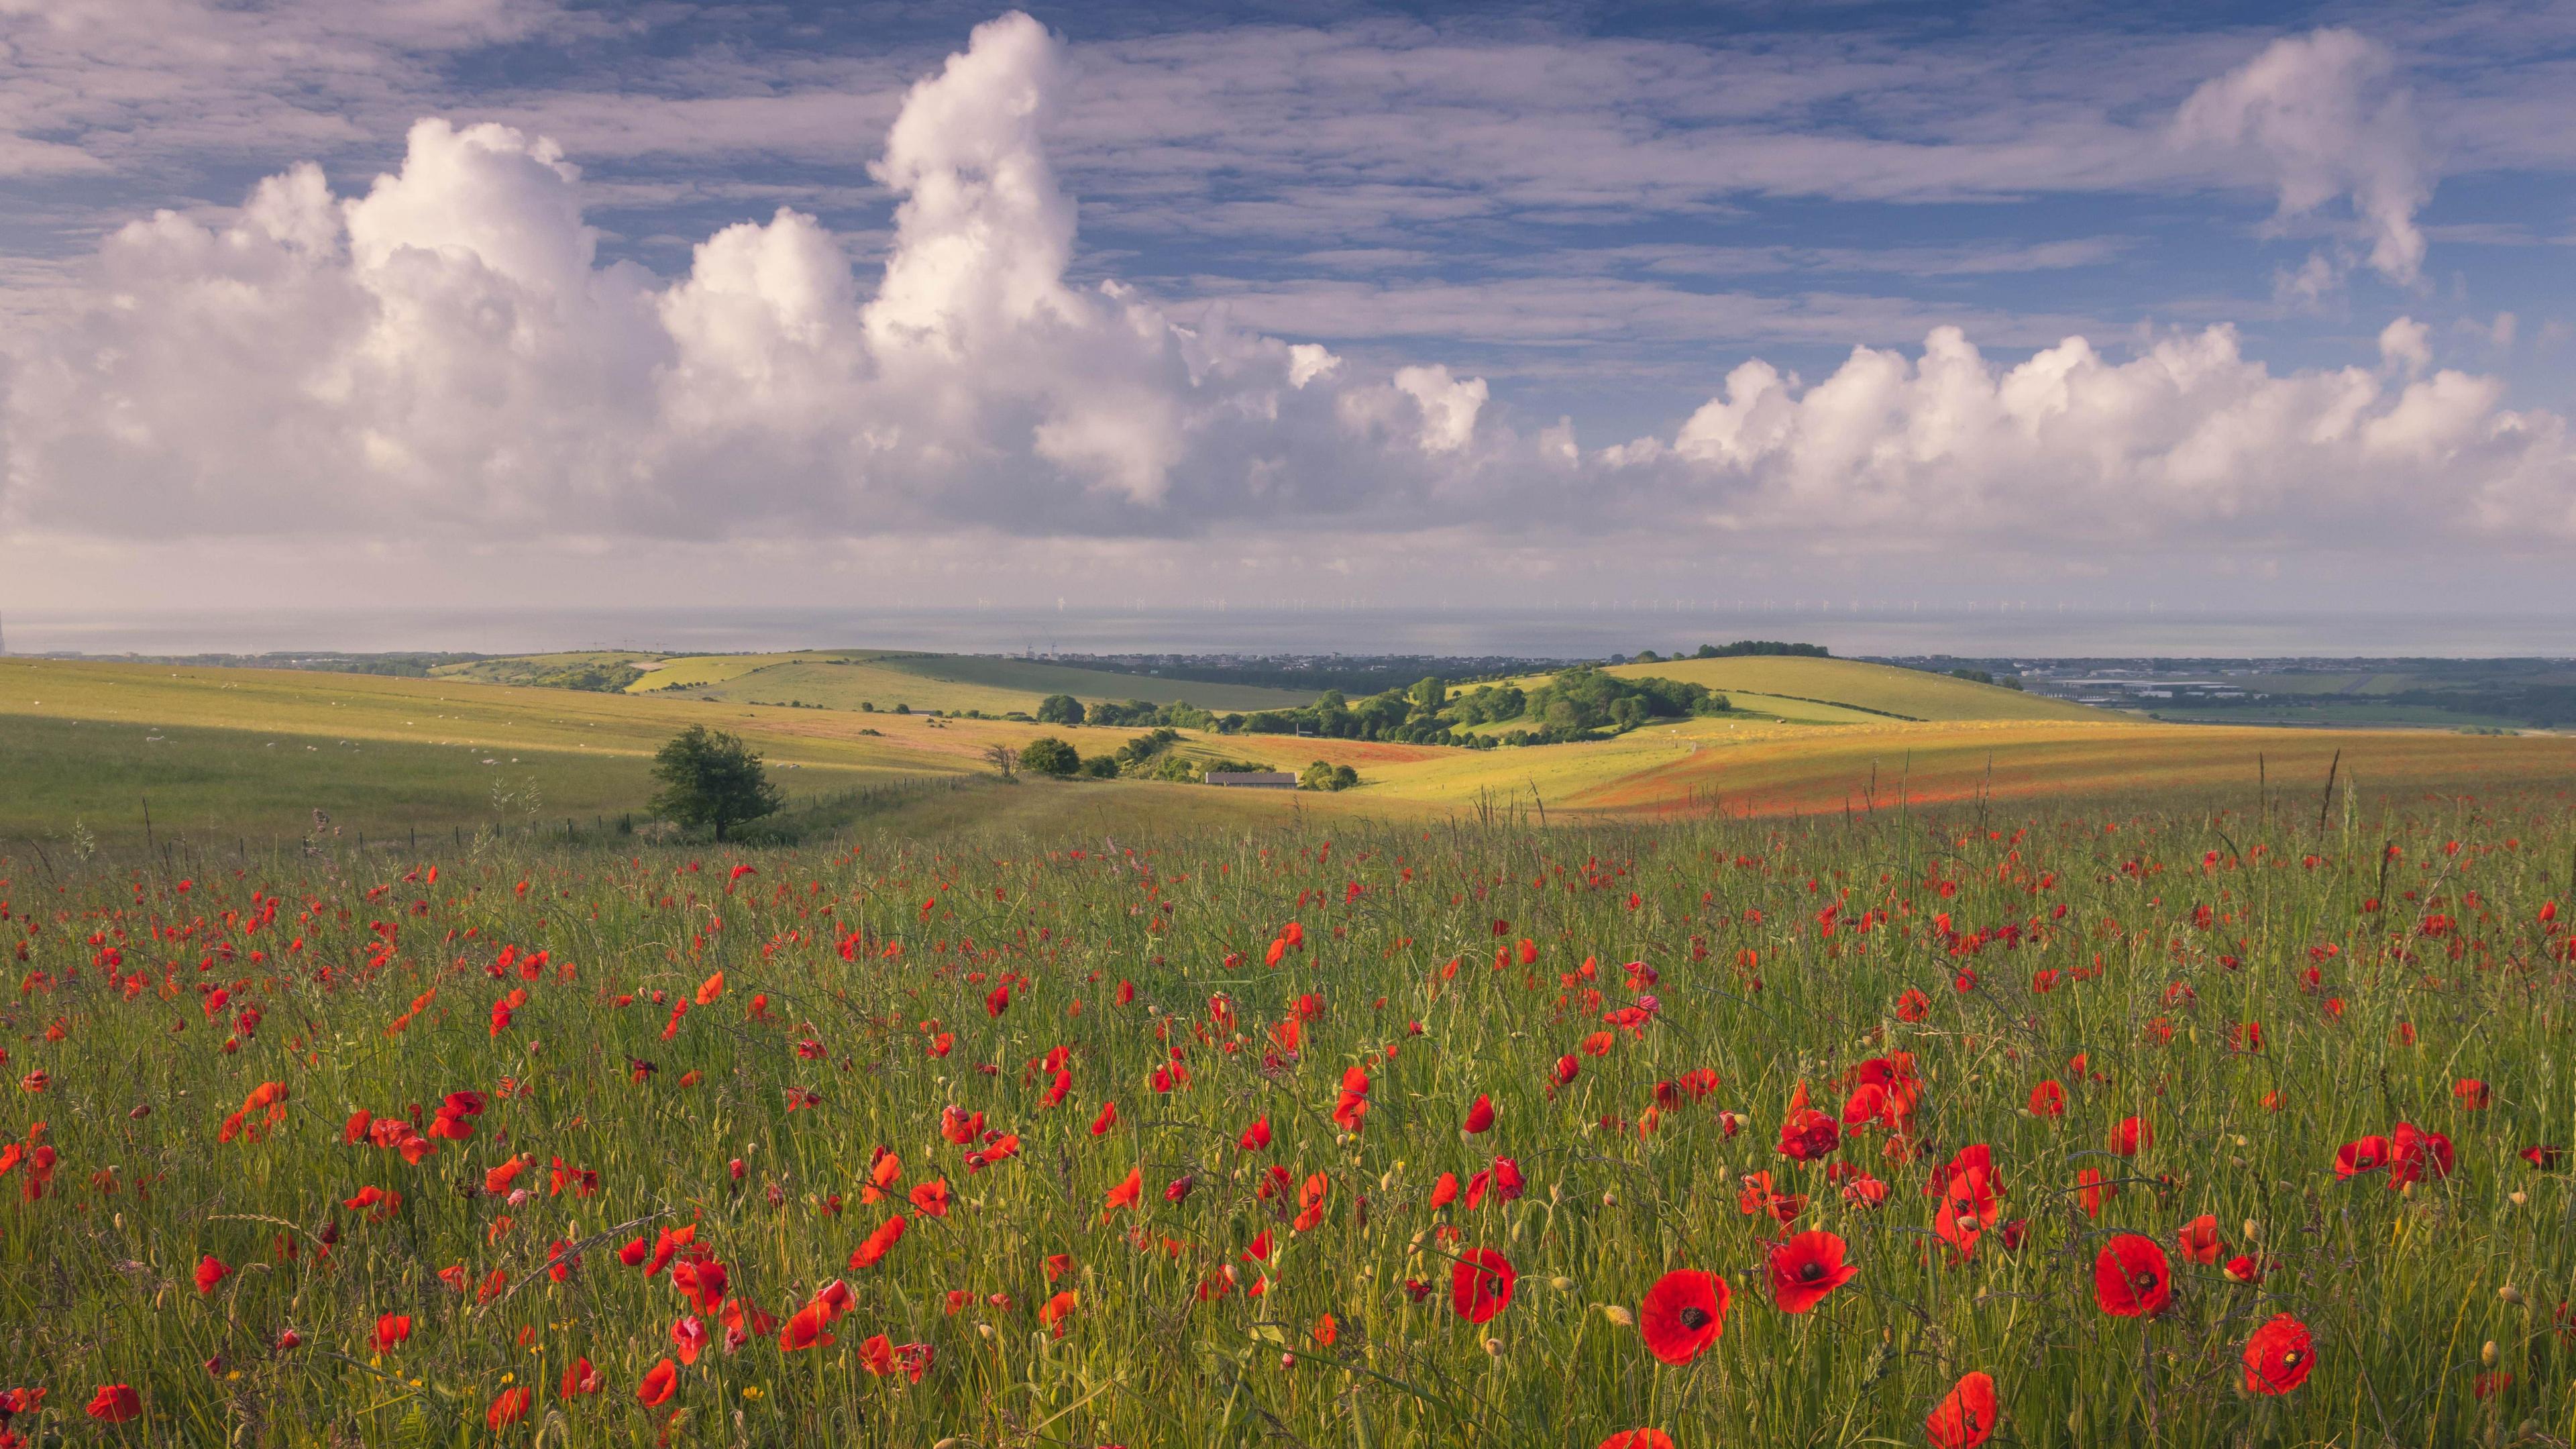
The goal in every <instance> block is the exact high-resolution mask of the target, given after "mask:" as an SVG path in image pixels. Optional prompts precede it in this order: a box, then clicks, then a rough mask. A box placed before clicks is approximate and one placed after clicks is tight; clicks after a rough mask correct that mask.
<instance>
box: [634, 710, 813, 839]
mask: <svg viewBox="0 0 2576 1449" xmlns="http://www.w3.org/2000/svg"><path fill="white" fill-rule="evenodd" d="M653 778H654V779H656V780H659V781H661V782H662V788H661V791H660V792H659V793H657V794H656V795H654V797H653V807H652V808H653V813H654V814H656V815H659V816H661V817H662V818H663V819H665V820H675V821H678V822H679V823H680V824H682V825H690V826H694V825H706V826H711V827H713V828H714V830H715V833H716V839H717V840H719V841H721V840H723V839H724V838H725V832H726V831H727V830H730V829H732V828H733V827H735V826H737V825H740V824H742V823H744V822H745V821H749V820H757V819H759V818H760V817H762V816H764V815H771V814H775V813H777V811H778V808H779V807H780V806H781V805H784V804H785V803H787V802H786V798H785V797H784V796H782V795H781V794H779V792H778V787H777V786H775V785H773V784H771V783H769V772H768V771H766V770H763V769H762V768H761V766H760V756H758V755H756V754H754V753H752V750H751V746H749V745H746V744H744V743H743V742H742V740H741V739H740V738H739V737H737V736H734V735H729V734H725V733H723V732H721V731H718V730H711V729H708V728H707V727H706V726H705V725H691V726H689V727H688V728H687V729H686V730H684V731H682V732H681V733H680V734H678V735H676V736H674V737H673V738H672V740H671V742H670V743H669V744H667V745H664V746H663V747H662V748H661V751H660V752H659V753H657V754H656V755H654V756H653Z"/></svg>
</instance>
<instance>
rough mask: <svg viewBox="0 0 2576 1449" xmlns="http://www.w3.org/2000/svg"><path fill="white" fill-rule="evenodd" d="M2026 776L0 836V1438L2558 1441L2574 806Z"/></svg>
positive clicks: (2571, 1096) (1940, 1446) (2573, 1327)
mask: <svg viewBox="0 0 2576 1449" xmlns="http://www.w3.org/2000/svg"><path fill="white" fill-rule="evenodd" d="M1980 814H1981V812H1977V811H1968V812H1952V813H1936V814H1921V813H1881V814H1878V815H1873V816H1865V817H1861V818H1857V819H1848V818H1830V817H1829V818H1808V819H1798V820H1770V821H1764V820H1729V819H1724V818H1718V819H1708V820H1699V821H1685V822H1675V823H1670V824H1663V825H1656V826H1651V827H1645V826H1628V827H1609V826H1583V827H1562V826H1560V827H1558V828H1555V829H1528V828H1521V827H1519V826H1517V825H1504V824H1489V825H1474V826H1471V825H1468V824H1466V823H1463V822H1453V821H1443V822H1440V823H1437V824H1425V823H1371V822H1366V821H1360V820H1347V819H1345V820H1332V821H1324V822H1307V823H1306V824H1304V825H1299V824H1296V823H1292V822H1280V823H1276V824H1267V825H1258V826H1251V827H1245V828H1238V829H1234V830H1231V831H1224V832H1205V833H1173V834H1167V835H1162V836H1156V837H1151V838H1142V837H1140V838H1133V839H1124V840H1112V839H1107V838H1090V839H1082V840H1070V839H1068V840H1061V841H1057V842H1054V843H1053V844H1052V845H1051V846H1049V845H1042V844H1039V843H1033V842H1030V841H1026V840H1008V841H1005V840H1001V839H996V838H985V839H981V840H975V841H965V840H951V841H948V842H946V843H943V844H922V843H912V842H905V841H900V840H894V839H870V840H866V841H862V842H859V843H855V844H851V843H843V844H841V845H839V846H836V847H832V848H806V849H802V850H794V851H787V850H771V851H751V852H742V853H722V852H719V851H712V850H709V849H706V848H703V847H701V848H696V849H676V850H674V849H634V848H630V849H626V850H618V851H610V850H605V849H597V850H584V849H561V850H550V851H547V850H536V849H532V848H524V847H517V846H510V845H506V844H495V843H491V842H482V843H479V844H473V845H469V846H467V847H465V848H463V849H459V850H453V851H445V850H442V851H439V852H434V853H425V854H424V855H423V856H421V857H420V858H417V859H413V858H405V859H399V860H397V859H394V858H391V857H389V856H386V855H383V854H374V855H360V854H357V853H354V852H341V853H339V854H335V855H323V854H317V855H310V856H304V857H280V858H275V859H269V860H265V861H261V860H256V859H254V860H252V861H250V862H238V861H233V860H229V859H226V860H221V861H218V860H217V859H215V858H212V857H208V858H206V859H204V860H202V861H197V862H194V863H191V862H190V861H188V860H187V859H186V858H184V857H181V858H178V859H176V860H173V859H171V858H169V857H156V858H154V859H152V860H151V861H150V862H149V863H148V865H143V866H137V865H132V864H128V865H122V866H116V867H113V868H111V867H109V866H107V865H106V864H105V863H104V860H103V859H102V860H101V861H99V862H93V863H91V864H89V865H87V866H84V867H81V868H80V869H78V870H77V871H71V872H66V873H64V874H61V875H56V874H55V873H54V869H55V867H56V866H58V865H59V864H60V862H48V863H44V864H40V863H39V862H37V861H35V860H34V859H32V858H15V857H13V858H9V859H7V860H0V959H6V960H8V961H10V962H11V963H12V968H13V973H14V980H15V982H16V985H17V990H16V991H15V992H13V993H12V995H11V998H10V1000H9V1002H8V1004H7V1006H6V1008H5V1013H0V1048H5V1064H0V1074H4V1075H5V1081H6V1085H7V1091H6V1094H5V1099H6V1102H7V1107H6V1110H5V1113H0V1138H5V1144H6V1145H0V1270H4V1271H0V1446H12V1449H14V1446H18V1445H22V1444H24V1445H40V1444H55V1443H64V1444H90V1443H98V1444H201V1443H227V1444H241V1445H272V1444H274V1445H290V1444H294V1445H300V1444H321V1445H358V1444H368V1445H373V1444H401V1445H411V1444H454V1445H471V1444H485V1443H503V1444H533V1443H547V1444H563V1445H588V1444H601V1445H606V1444H643V1443H652V1444H708V1445H753V1444H759V1445H767V1444H816V1445H822V1444H833V1445H838V1444H870V1445H876V1444H883V1445H919V1446H949V1449H965V1446H1004V1445H1009V1446H1023V1445H1074V1446H1085V1449H1088V1446H1100V1445H1123V1446H1129V1449H1145V1446H1158V1449H1160V1446H1172V1449H1178V1446H1197V1445H1217V1444H1264V1445H1267V1444H1281V1445H1304V1446H1316V1449H1321V1446H1326V1445H1336V1446H1339V1445H1348V1446H1352V1449H1379V1446H1393V1445H1416V1444H1421V1445H1429V1444H1440V1445H1477V1446H1522V1445H1526V1446H1572V1449H1596V1446H1601V1449H1666V1446H1677V1449H1713V1446H1718V1445H1738V1444H1757V1443H1758V1444H1768V1445H1851V1444H1900V1445H1931V1446H1935V1449H1971V1446H1975V1445H1979V1444H1986V1443H1994V1444H2012V1445H2033V1446H2037V1445H2097V1444H2098V1445H2110V1444H2174V1445H2198V1444H2212V1445H2220V1444H2224V1445H2236V1444H2338V1445H2351V1446H2362V1445H2382V1444H2407V1445H2418V1444H2467V1443H2477V1444H2530V1445H2564V1444H2567V1443H2568V1442H2569V1441H2570V1439H2571V1438H2576V1422H2571V1417H2576V1393H2571V1388H2570V1381H2571V1379H2576V1310H2571V1309H2570V1308H2569V1307H2568V1306H2567V1304H2568V1300H2569V1299H2571V1298H2576V1192H2571V1186H2576V1184H2571V1174H2570V1167H2571V1163H2570V1161H2569V1159H2568V1156H2567V1151H2566V1149H2567V1145H2568V1143H2569V1141H2570V1138H2571V1136H2576V1068H2571V1060H2570V1052H2569V1048H2570V1045H2571V1043H2570V1039H2569V1028H2570V1024H2571V1018H2570V1009H2571V1007H2576V999H2571V998H2572V997H2576V986H2572V985H2571V983H2576V937H2571V936H2570V934H2569V931H2568V929H2567V928H2568V925H2569V922H2570V919H2571V918H2570V917H2569V916H2568V915H2567V914H2566V912H2567V911H2568V909H2569V907H2570V906H2571V905H2576V901H2571V898H2570V895H2569V872H2570V870H2571V869H2576V818H2571V815H2570V812H2569V810H2568V807H2567V801H2566V800H2565V799H2564V798H2563V797H2560V796H2556V795H2549V794H2544V793H2542V792H2539V791H2532V792H2528V793H2527V794H2523V795H2515V796H2498V797H2493V798H2489V799H2486V800H2483V801H2480V802H2477V803H2468V802H2464V801H2459V800H2449V801H2445V800H2432V799H2426V800H2423V801H2421V802H2420V803H2417V804H2413V805H2399V804H2396V803H2394V802H2392V803H2391V804H2390V806H2389V807H2388V809H2387V810H2386V811H2385V813H2382V812H2380V811H2379V810H2377V809H2373V810H2372V811H2369V812H2355V811H2352V810H2350V809H2347V810H2346V811H2345V812H2343V813H2342V814H2341V817H2340V818H2339V819H2334V820H2324V819H2319V818H2313V817H2311V818H2306V819H2301V818H2294V817H2293V816H2291V815H2289V814H2285V813H2282V812H2279V811H2274V810H2269V809H2265V810H2240V811H2234V812H2213V811H2210V810H2206V809H2188V810H2186V809H2181V808H2165V807H2159V806H2155V805H2153V804H2151V803H2148V804H2133V805H2129V806H2124V807H2121V808H2119V809H2104V808H2099V807H2092V808H2087V809H2084V810H2077V809H2074V808H2072V807H2048V806H2043V805H2030V806H2025V807H2017V808H2016V809H2015V811H2014V812H2012V813H2011V814H2010V815H2009V816H2007V815H2004V814H2000V813H1997V814H1993V815H1992V816H1991V818H1980ZM2356 815H2358V817H2359V818H2356ZM1327 827H1329V828H1327Z"/></svg>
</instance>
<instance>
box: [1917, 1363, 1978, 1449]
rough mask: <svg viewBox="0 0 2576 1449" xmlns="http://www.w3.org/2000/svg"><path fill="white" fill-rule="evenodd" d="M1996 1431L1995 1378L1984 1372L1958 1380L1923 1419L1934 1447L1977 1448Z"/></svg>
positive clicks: (1924, 1427) (1951, 1448) (1927, 1437)
mask: <svg viewBox="0 0 2576 1449" xmlns="http://www.w3.org/2000/svg"><path fill="white" fill-rule="evenodd" d="M1994 1432H1995V1381H1994V1380H1993V1379H1992V1378H1990V1377H1988V1376H1987V1375H1985V1374H1982V1373H1973V1374H1970V1375H1968V1376H1967V1377H1965V1378H1963V1379H1961V1380H1959V1382H1958V1384H1957V1385H1956V1386H1955V1387H1953V1388H1952V1389H1951V1390H1950V1392H1949V1393H1948V1394H1946V1395H1944V1396H1943V1397H1942V1400H1941V1402H1940V1404H1939V1405H1938V1406H1936V1407H1935V1408H1934V1409H1933V1410H1932V1413H1931V1416H1930V1417H1929V1418H1926V1419H1925V1420H1924V1421H1923V1437H1924V1438H1926V1439H1928V1440H1930V1441H1931V1443H1932V1449H1977V1446H1978V1445H1980V1444H1983V1443H1985V1442H1986V1440H1987V1439H1988V1438H1990V1437H1992V1436H1993V1434H1994Z"/></svg>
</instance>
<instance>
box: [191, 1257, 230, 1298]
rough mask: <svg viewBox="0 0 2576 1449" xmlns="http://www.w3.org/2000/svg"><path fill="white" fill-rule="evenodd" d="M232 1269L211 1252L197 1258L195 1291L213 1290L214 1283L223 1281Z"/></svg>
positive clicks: (205, 1291)
mask: <svg viewBox="0 0 2576 1449" xmlns="http://www.w3.org/2000/svg"><path fill="white" fill-rule="evenodd" d="M232 1271H233V1270H232V1269H230V1268H227V1267H225V1266H224V1262H223V1259H221V1258H218V1257H216V1256H215V1255H214V1254H212V1253H208V1254H206V1255H205V1256H203V1257H201V1258H199V1259H197V1291H198V1292H200V1293H212V1292H214V1291H215V1285H216V1284H218V1283H221V1282H223V1281H224V1280H225V1279H226V1278H229V1277H231V1276H232Z"/></svg>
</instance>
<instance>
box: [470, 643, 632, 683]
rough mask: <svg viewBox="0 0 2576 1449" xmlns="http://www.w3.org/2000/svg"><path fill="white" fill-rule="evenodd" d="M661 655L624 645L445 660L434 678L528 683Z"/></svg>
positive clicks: (478, 681) (479, 681) (477, 681)
mask: <svg viewBox="0 0 2576 1449" xmlns="http://www.w3.org/2000/svg"><path fill="white" fill-rule="evenodd" d="M659 658H660V656H658V655H653V654H637V653H634V652H632V651H630V650H624V649H596V650H583V651H577V652H574V653H570V654H514V655H511V656H510V657H509V658H506V659H477V660H475V661H474V662H472V663H470V664H442V665H440V666H438V667H437V668H436V669H433V670H431V671H430V677H431V678H433V679H470V680H473V681H475V682H476V683H479V684H525V683H527V682H528V681H529V680H531V679H534V678H536V677H537V676H539V675H541V674H551V673H553V672H554V671H555V670H558V669H570V668H573V667H575V666H577V665H583V664H633V665H636V666H638V667H650V666H651V665H652V664H654V663H655V662H657V661H658V660H659Z"/></svg>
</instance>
